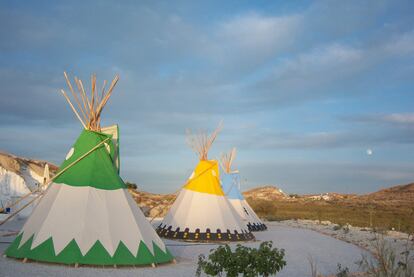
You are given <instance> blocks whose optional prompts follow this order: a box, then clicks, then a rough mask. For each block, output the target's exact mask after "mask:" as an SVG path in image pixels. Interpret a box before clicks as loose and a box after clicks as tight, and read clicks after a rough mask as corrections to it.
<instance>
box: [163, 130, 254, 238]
mask: <svg viewBox="0 0 414 277" xmlns="http://www.w3.org/2000/svg"><path fill="white" fill-rule="evenodd" d="M218 132H219V128H218V129H217V130H216V131H215V132H214V133H213V134H212V135H211V136H210V137H209V136H207V135H206V134H200V135H199V136H198V137H193V136H192V135H191V134H189V137H190V138H191V140H190V144H191V145H192V146H193V148H194V149H195V151H196V152H197V153H198V154H199V158H200V162H199V163H198V165H197V166H196V168H195V170H194V172H193V174H192V175H191V176H190V178H189V179H188V181H187V183H186V184H185V185H184V187H183V188H182V189H181V191H180V192H179V194H178V196H177V199H176V200H175V202H174V204H173V205H172V207H171V208H170V210H169V211H168V213H167V215H166V216H165V218H164V220H163V221H162V222H161V224H160V225H159V226H158V228H157V232H158V234H159V235H160V236H161V237H165V238H169V239H179V240H189V241H201V242H203V241H243V240H252V239H254V236H253V234H252V233H251V232H250V231H249V230H248V228H247V227H246V225H244V224H243V222H242V221H241V218H240V217H239V215H238V214H237V212H236V211H235V210H234V208H233V207H232V206H231V204H230V202H229V201H228V200H227V198H226V197H225V195H224V192H223V190H222V188H221V186H220V176H219V167H218V162H217V161H216V160H208V159H207V153H208V150H209V148H210V147H211V144H212V143H213V141H214V140H215V138H216V136H217V134H218Z"/></svg>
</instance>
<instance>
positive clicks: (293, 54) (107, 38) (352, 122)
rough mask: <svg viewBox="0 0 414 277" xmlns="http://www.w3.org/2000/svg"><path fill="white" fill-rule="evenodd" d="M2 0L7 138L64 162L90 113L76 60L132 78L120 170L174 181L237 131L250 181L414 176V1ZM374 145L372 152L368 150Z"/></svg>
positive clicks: (229, 142) (1, 110)
mask: <svg viewBox="0 0 414 277" xmlns="http://www.w3.org/2000/svg"><path fill="white" fill-rule="evenodd" d="M205 2H207V3H203V2H201V1H174V2H173V1H139V2H138V1H122V3H121V2H120V1H96V2H93V1H62V2H61V1H49V2H46V1H33V2H32V3H27V2H20V1H2V2H1V3H0V82H1V84H2V86H1V88H0V96H1V101H0V132H1V136H0V149H1V150H3V151H7V152H11V153H14V154H16V155H22V156H27V157H32V158H38V159H45V160H50V161H52V162H54V163H56V164H59V163H60V162H61V161H62V159H63V157H65V154H66V152H67V151H68V149H69V148H70V147H71V145H72V143H73V142H74V141H75V140H76V138H77V136H78V135H79V132H80V131H81V126H80V124H79V123H78V122H77V120H76V118H75V116H74V115H73V114H72V112H71V111H70V108H69V107H68V106H67V104H66V102H65V100H64V99H63V97H62V96H61V95H60V94H59V93H58V91H59V89H61V88H64V89H66V87H65V81H64V78H63V71H65V70H66V71H67V72H68V73H69V74H70V75H71V76H75V75H76V76H78V77H80V78H81V79H84V80H89V77H90V74H91V73H96V74H97V75H98V79H99V80H101V81H102V80H103V79H112V78H113V76H114V75H115V74H119V75H120V78H121V79H120V82H119V85H118V86H117V88H116V89H115V92H114V94H113V97H112V98H111V101H110V103H109V104H108V106H107V108H106V110H105V111H104V115H103V122H104V124H106V125H109V124H113V123H119V124H120V130H121V155H122V156H121V158H122V169H121V175H122V176H123V178H124V179H125V180H129V181H132V182H136V183H137V184H138V185H139V186H140V188H141V189H144V190H147V191H152V192H173V191H175V190H177V189H178V188H179V187H180V186H181V185H182V184H183V183H184V182H185V179H186V178H187V177H188V176H189V175H190V173H191V171H192V169H193V167H194V166H195V165H196V163H197V156H196V155H195V153H193V152H192V151H191V150H190V148H189V147H188V146H187V145H186V143H185V130H186V128H191V129H193V130H195V131H196V130H202V129H205V130H209V131H211V130H212V129H214V128H215V127H216V125H217V124H218V122H219V121H220V120H223V122H224V129H223V131H222V133H221V134H220V136H219V137H218V139H217V142H216V143H215V144H214V145H213V148H212V149H211V152H210V158H216V157H218V156H219V155H220V154H221V153H222V152H225V151H228V150H230V148H231V147H234V146H235V147H236V148H237V149H238V156H237V159H236V162H235V165H236V167H237V168H238V169H239V170H240V172H241V174H242V180H243V184H242V185H243V189H247V188H251V187H255V186H258V185H265V184H274V185H277V186H279V187H281V188H282V189H283V190H285V191H287V192H290V193H318V192H327V191H336V192H355V193H365V192H370V191H375V190H377V189H379V188H383V187H387V186H391V185H395V184H402V183H407V182H412V181H413V180H414V170H413V169H414V157H413V155H412V153H413V150H414V112H413V103H414V91H413V89H414V78H413V76H414V17H413V16H412V14H413V12H414V4H413V3H412V1H225V2H226V3H222V2H223V1H205ZM367 149H372V150H373V154H372V155H367V152H366V151H367Z"/></svg>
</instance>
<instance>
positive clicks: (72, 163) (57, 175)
mask: <svg viewBox="0 0 414 277" xmlns="http://www.w3.org/2000/svg"><path fill="white" fill-rule="evenodd" d="M109 139H110V138H109V137H108V138H106V139H104V140H103V141H101V142H100V143H98V144H97V145H95V146H94V147H93V148H91V149H90V150H89V151H88V152H86V153H85V154H83V155H82V156H80V157H79V158H77V159H76V160H74V161H73V162H71V163H70V164H68V165H67V166H66V167H65V168H63V169H62V170H61V171H59V172H58V173H57V174H56V175H55V176H53V177H52V178H51V179H50V180H49V182H47V183H45V184H41V185H40V186H39V187H38V188H37V189H36V190H34V191H32V192H30V193H28V194H26V195H24V196H22V197H21V198H19V200H17V201H16V202H14V203H13V204H11V205H10V206H8V207H6V208H4V209H3V210H5V209H8V208H12V207H14V206H16V205H17V204H18V203H20V202H21V201H23V200H24V199H25V198H27V197H29V196H30V195H32V194H34V193H36V192H40V191H41V188H42V187H44V186H48V185H49V184H51V183H52V182H53V181H54V180H55V179H56V178H57V177H59V176H60V175H62V174H63V173H64V172H65V171H66V170H68V169H69V168H71V167H72V166H74V165H75V164H77V163H78V162H79V161H80V160H82V159H83V158H85V157H86V156H88V155H89V154H90V153H92V152H93V151H95V150H96V149H98V148H99V147H101V146H102V145H103V144H104V143H105V142H107V141H108V140H109ZM41 195H42V194H39V195H38V196H36V198H34V199H32V200H31V201H29V202H28V203H26V204H25V205H24V206H23V207H21V208H20V209H18V210H17V211H15V212H14V213H12V214H10V215H9V216H8V217H6V218H5V219H4V220H3V221H0V226H1V225H3V224H4V223H6V222H7V221H9V220H10V219H11V218H13V217H14V216H15V215H17V214H18V213H19V212H21V211H22V210H23V209H25V208H26V207H28V206H29V205H30V204H32V203H33V202H34V201H35V200H36V199H38V198H39V197H40V196H41Z"/></svg>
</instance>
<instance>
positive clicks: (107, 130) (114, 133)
mask: <svg viewBox="0 0 414 277" xmlns="http://www.w3.org/2000/svg"><path fill="white" fill-rule="evenodd" d="M101 132H102V133H104V134H107V135H111V137H112V144H113V146H114V147H113V149H114V151H113V154H112V155H111V158H112V161H113V162H114V165H115V167H116V168H117V169H118V174H119V170H120V166H121V161H120V157H119V126H118V125H117V124H116V125H112V126H108V127H103V128H101Z"/></svg>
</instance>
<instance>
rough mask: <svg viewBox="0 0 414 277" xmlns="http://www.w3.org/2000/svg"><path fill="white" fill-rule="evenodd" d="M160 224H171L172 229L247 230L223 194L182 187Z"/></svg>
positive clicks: (191, 230) (202, 230)
mask: <svg viewBox="0 0 414 277" xmlns="http://www.w3.org/2000/svg"><path fill="white" fill-rule="evenodd" d="M162 225H166V226H172V230H175V229H176V228H178V227H179V228H180V229H181V230H183V229H184V228H189V231H190V232H195V230H196V229H197V228H199V229H200V230H201V232H205V230H206V229H207V228H210V229H211V230H212V231H213V232H215V231H216V229H220V230H222V231H226V230H227V229H229V230H230V231H231V232H234V230H236V231H237V232H238V233H242V231H243V232H249V231H248V229H247V227H246V225H245V224H244V223H243V222H242V221H241V219H240V217H239V216H238V214H237V212H236V211H235V210H234V208H233V207H232V206H231V204H230V202H229V201H228V199H227V198H226V197H225V196H219V195H214V194H208V193H201V192H196V191H192V190H187V189H185V188H183V189H182V190H181V192H180V194H179V195H178V197H177V199H176V200H175V202H174V204H173V206H172V207H171V209H170V210H169V212H168V214H167V215H166V216H165V218H164V220H163V221H162Z"/></svg>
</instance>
